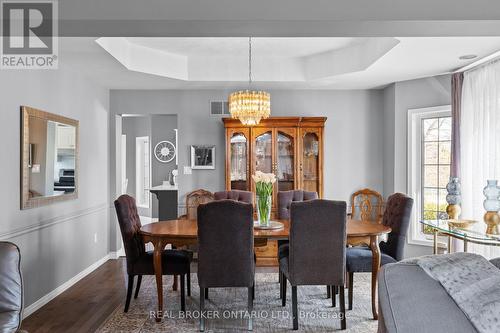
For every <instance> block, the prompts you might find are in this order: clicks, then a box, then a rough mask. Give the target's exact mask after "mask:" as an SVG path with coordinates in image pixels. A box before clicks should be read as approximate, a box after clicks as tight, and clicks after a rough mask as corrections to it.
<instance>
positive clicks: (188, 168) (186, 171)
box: [184, 166, 193, 175]
mask: <svg viewBox="0 0 500 333" xmlns="http://www.w3.org/2000/svg"><path fill="white" fill-rule="evenodd" d="M192 173H193V170H192V169H191V167H188V166H185V167H184V174H185V175H190V174H192Z"/></svg>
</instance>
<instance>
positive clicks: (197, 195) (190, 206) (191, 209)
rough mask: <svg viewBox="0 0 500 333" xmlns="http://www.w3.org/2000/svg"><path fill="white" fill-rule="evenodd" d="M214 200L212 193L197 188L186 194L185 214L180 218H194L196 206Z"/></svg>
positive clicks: (196, 212)
mask: <svg viewBox="0 0 500 333" xmlns="http://www.w3.org/2000/svg"><path fill="white" fill-rule="evenodd" d="M213 200H214V194H213V193H212V192H210V191H207V190H204V189H198V190H195V191H192V192H189V193H188V194H186V214H185V215H182V216H180V217H179V218H181V219H187V220H196V217H197V214H198V206H199V205H201V204H204V203H207V202H210V201H213Z"/></svg>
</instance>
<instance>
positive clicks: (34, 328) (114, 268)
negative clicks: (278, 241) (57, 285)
mask: <svg viewBox="0 0 500 333" xmlns="http://www.w3.org/2000/svg"><path fill="white" fill-rule="evenodd" d="M191 271H192V272H195V271H196V264H194V265H193V267H192V270H191ZM256 272H258V273H271V272H277V267H257V268H256ZM276 279H278V277H277V276H276ZM125 286H126V262H125V259H117V260H108V261H107V262H106V263H104V264H103V265H102V266H101V267H99V268H98V269H96V270H95V271H94V272H92V273H91V274H89V275H87V276H86V277H85V278H83V279H82V280H80V281H79V282H78V283H76V284H75V285H74V286H72V287H71V288H69V289H68V290H66V291H65V292H64V293H62V294H61V295H59V296H57V297H56V298H54V299H53V300H52V301H50V302H49V303H47V304H46V305H45V306H43V307H42V308H40V309H39V310H38V311H36V312H35V313H33V314H32V315H31V316H29V317H28V318H26V319H25V320H24V321H23V325H22V329H24V330H26V331H28V332H29V333H45V332H47V333H48V332H50V333H57V332H64V333H66V332H72V333H77V332H94V331H95V330H96V329H97V328H98V327H99V326H101V325H102V324H103V323H104V321H105V320H106V319H107V318H108V317H109V315H110V314H111V313H112V312H113V311H114V310H115V309H116V308H117V307H118V306H119V305H121V304H123V303H124V302H125ZM193 287H194V288H196V287H195V286H193Z"/></svg>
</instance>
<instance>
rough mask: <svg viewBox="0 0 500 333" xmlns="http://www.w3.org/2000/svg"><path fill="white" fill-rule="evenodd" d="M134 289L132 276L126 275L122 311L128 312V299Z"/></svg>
mask: <svg viewBox="0 0 500 333" xmlns="http://www.w3.org/2000/svg"><path fill="white" fill-rule="evenodd" d="M133 289H134V276H133V275H129V276H128V287H127V299H126V300H125V309H124V310H123V312H128V307H129V305H130V299H131V298H132V291H133Z"/></svg>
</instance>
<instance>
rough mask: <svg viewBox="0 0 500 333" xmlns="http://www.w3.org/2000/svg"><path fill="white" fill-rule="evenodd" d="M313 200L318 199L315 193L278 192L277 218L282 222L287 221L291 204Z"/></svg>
mask: <svg viewBox="0 0 500 333" xmlns="http://www.w3.org/2000/svg"><path fill="white" fill-rule="evenodd" d="M314 199H318V193H317V192H309V191H303V190H292V191H280V192H278V218H280V219H282V220H288V219H289V218H290V207H291V205H292V202H297V201H298V202H302V201H308V200H314Z"/></svg>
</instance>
